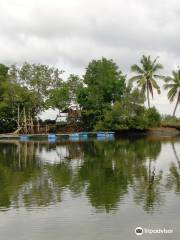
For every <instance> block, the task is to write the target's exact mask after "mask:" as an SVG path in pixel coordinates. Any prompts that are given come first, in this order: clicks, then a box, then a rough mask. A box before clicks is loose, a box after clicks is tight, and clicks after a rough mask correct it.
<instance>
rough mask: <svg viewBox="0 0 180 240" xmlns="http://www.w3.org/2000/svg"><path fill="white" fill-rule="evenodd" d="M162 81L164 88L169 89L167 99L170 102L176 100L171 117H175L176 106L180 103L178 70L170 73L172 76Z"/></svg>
mask: <svg viewBox="0 0 180 240" xmlns="http://www.w3.org/2000/svg"><path fill="white" fill-rule="evenodd" d="M164 80H165V82H166V83H165V84H164V88H165V89H169V91H168V99H169V100H170V102H173V101H174V99H175V98H176V105H175V108H174V111H173V116H175V113H176V109H177V106H178V104H179V103H180V69H179V68H178V70H177V71H172V76H169V77H166V78H165V79H164Z"/></svg>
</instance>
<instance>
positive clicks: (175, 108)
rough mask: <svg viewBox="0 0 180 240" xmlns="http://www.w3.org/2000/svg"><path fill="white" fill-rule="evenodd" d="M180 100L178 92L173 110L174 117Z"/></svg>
mask: <svg viewBox="0 0 180 240" xmlns="http://www.w3.org/2000/svg"><path fill="white" fill-rule="evenodd" d="M179 100H180V92H179V93H178V98H177V102H176V106H175V108H174V111H173V117H174V116H175V114H176V109H177V106H178V104H179Z"/></svg>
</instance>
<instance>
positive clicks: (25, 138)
mask: <svg viewBox="0 0 180 240" xmlns="http://www.w3.org/2000/svg"><path fill="white" fill-rule="evenodd" d="M20 141H22V142H26V141H29V136H28V135H21V136H20Z"/></svg>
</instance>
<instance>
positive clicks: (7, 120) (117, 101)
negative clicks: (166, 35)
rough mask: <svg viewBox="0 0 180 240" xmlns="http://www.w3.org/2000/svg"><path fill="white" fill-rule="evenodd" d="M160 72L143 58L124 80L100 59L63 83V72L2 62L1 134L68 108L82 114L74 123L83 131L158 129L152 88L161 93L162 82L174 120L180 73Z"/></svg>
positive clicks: (115, 68) (154, 61)
mask: <svg viewBox="0 0 180 240" xmlns="http://www.w3.org/2000/svg"><path fill="white" fill-rule="evenodd" d="M162 68H163V66H162V65H161V64H160V63H159V62H158V58H156V59H151V57H150V56H144V55H143V56H142V58H141V60H140V64H139V65H137V64H134V65H133V66H131V71H132V72H133V73H134V75H133V77H132V78H131V79H127V77H126V75H125V74H124V73H122V71H121V70H120V69H119V67H118V66H117V64H116V63H115V62H114V61H113V60H111V59H106V58H102V59H100V60H92V61H91V62H90V63H89V64H88V66H87V68H86V72H85V75H84V76H83V77H80V76H78V75H74V74H71V75H69V77H68V79H66V80H65V79H63V71H62V70H60V69H58V68H54V67H51V66H48V65H42V64H30V63H27V62H26V63H24V64H23V65H22V66H20V67H19V66H16V65H11V66H6V65H4V64H0V132H11V131H13V130H15V129H16V128H17V126H19V124H25V121H27V119H29V121H31V122H33V121H37V120H38V116H39V114H40V113H41V112H42V111H44V110H46V109H49V108H51V109H58V111H59V114H60V113H62V112H67V110H68V109H70V108H71V107H72V105H73V106H76V109H77V111H79V112H80V118H78V119H74V121H77V122H78V124H79V123H80V124H81V126H82V127H83V128H84V129H86V130H115V131H119V130H124V129H127V130H129V129H139V130H143V129H147V128H149V127H155V126H159V125H160V122H161V116H160V114H159V113H158V111H157V110H156V109H155V108H154V107H152V108H151V106H150V97H152V98H153V92H154V90H156V91H157V93H158V94H160V92H161V89H160V87H159V84H158V81H160V80H161V81H163V82H164V89H166V90H168V93H167V94H168V98H169V100H170V101H171V102H172V101H176V103H175V108H174V111H173V116H175V113H176V109H177V107H178V104H179V103H180V69H177V70H174V71H172V76H163V75H162V74H161V72H160V71H161V70H162ZM146 100H147V102H148V108H145V106H144V103H145V101H146ZM30 119H31V120H30ZM67 121H68V119H67Z"/></svg>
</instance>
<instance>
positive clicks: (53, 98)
mask: <svg viewBox="0 0 180 240" xmlns="http://www.w3.org/2000/svg"><path fill="white" fill-rule="evenodd" d="M70 101H71V99H70V94H69V87H68V85H67V84H65V83H64V84H62V86H61V87H58V88H55V89H51V90H49V98H48V100H47V106H48V107H51V108H53V109H58V110H59V112H63V111H64V110H66V109H67V108H68V107H69V105H70Z"/></svg>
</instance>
